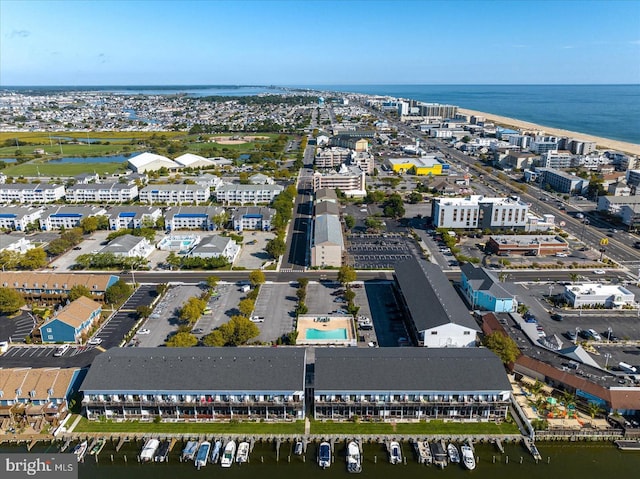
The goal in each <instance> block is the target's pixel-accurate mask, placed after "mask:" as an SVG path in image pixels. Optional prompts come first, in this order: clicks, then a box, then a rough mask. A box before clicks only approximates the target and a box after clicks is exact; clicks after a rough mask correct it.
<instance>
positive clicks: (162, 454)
mask: <svg viewBox="0 0 640 479" xmlns="http://www.w3.org/2000/svg"><path fill="white" fill-rule="evenodd" d="M170 445H171V443H170V442H169V441H162V442H161V443H160V445H159V446H158V450H157V451H156V455H155V456H154V458H153V460H154V462H165V461H166V460H167V457H168V456H169V446H170Z"/></svg>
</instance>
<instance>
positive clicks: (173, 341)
mask: <svg viewBox="0 0 640 479" xmlns="http://www.w3.org/2000/svg"><path fill="white" fill-rule="evenodd" d="M164 344H165V346H166V347H168V348H191V347H193V346H195V345H196V344H198V338H196V337H195V336H194V335H193V334H191V333H188V332H186V331H183V332H181V333H176V334H174V335H173V336H171V337H170V338H169V339H168V340H167V341H166V342H165V343H164Z"/></svg>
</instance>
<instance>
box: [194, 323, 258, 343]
mask: <svg viewBox="0 0 640 479" xmlns="http://www.w3.org/2000/svg"><path fill="white" fill-rule="evenodd" d="M259 334H260V329H259V328H258V327H257V326H256V325H255V324H254V323H252V322H251V321H250V320H249V319H248V318H246V317H245V316H232V317H231V319H230V320H229V321H228V322H226V323H224V324H222V325H221V326H220V327H218V328H216V329H215V330H213V331H212V332H211V333H209V334H207V335H206V336H205V337H204V338H202V342H203V344H205V345H206V346H240V345H242V344H245V343H247V342H248V341H249V340H251V339H253V338H255V337H256V336H258V335H259Z"/></svg>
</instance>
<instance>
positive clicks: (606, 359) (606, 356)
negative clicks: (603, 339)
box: [604, 353, 611, 369]
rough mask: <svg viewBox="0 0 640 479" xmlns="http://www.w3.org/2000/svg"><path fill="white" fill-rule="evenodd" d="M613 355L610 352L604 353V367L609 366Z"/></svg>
mask: <svg viewBox="0 0 640 479" xmlns="http://www.w3.org/2000/svg"><path fill="white" fill-rule="evenodd" d="M610 357H611V354H609V353H604V358H605V361H604V368H605V369H607V367H608V366H609V358H610Z"/></svg>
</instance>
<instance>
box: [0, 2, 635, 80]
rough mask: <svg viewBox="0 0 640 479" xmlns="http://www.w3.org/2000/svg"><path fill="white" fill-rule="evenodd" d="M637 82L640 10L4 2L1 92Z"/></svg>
mask: <svg viewBox="0 0 640 479" xmlns="http://www.w3.org/2000/svg"><path fill="white" fill-rule="evenodd" d="M376 83H378V84H384V83H393V84H403V83H413V84H423V83H440V84H527V83H542V84H549V83H558V84H574V83H640V0H624V1H612V0H609V1H584V0H581V1H578V0H575V1H564V2H561V1H553V0H548V1H544V0H539V1H535V2H533V1H518V0H509V1H497V0H496V1H490V0H488V1H471V0H467V1H420V0H413V1H376V0H366V1H358V0H343V1H323V0H320V1H304V0H297V1H295V0H290V1H269V0H262V1H260V0H258V1H207V0H201V1H168V0H167V1H155V0H146V1H145V0H142V1H135V0H133V1H131V0H111V1H108V0H93V1H82V0H74V1H56V0H47V1H42V2H40V1H37V0H18V1H16V0H0V85H5V86H6V85H188V84H191V85H201V84H208V85H211V84H261V85H262V84H276V85H321V84H376Z"/></svg>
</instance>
